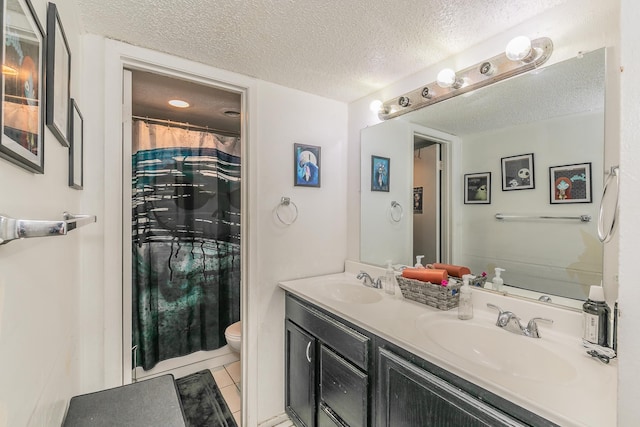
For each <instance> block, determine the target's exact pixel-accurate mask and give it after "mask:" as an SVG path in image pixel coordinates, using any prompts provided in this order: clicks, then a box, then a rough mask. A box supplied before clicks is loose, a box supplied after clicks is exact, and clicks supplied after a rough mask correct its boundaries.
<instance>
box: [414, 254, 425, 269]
mask: <svg viewBox="0 0 640 427" xmlns="http://www.w3.org/2000/svg"><path fill="white" fill-rule="evenodd" d="M422 258H424V255H416V265H414V267H415V268H424V266H423V265H422Z"/></svg>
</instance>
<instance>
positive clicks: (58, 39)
mask: <svg viewBox="0 0 640 427" xmlns="http://www.w3.org/2000/svg"><path fill="white" fill-rule="evenodd" d="M70 86H71V51H70V50H69V43H67V36H66V35H65V34H64V28H63V27H62V22H61V20H60V15H59V14H58V8H57V7H56V5H55V4H54V3H49V6H48V9H47V115H46V119H47V120H46V122H47V126H48V127H49V129H51V132H53V134H54V135H55V136H56V138H57V139H58V141H59V142H60V144H62V145H64V146H65V147H68V146H69V133H70V132H71V129H70V126H69V125H70V120H69V114H70V113H71V108H69V106H70V99H71V96H70V94H71V91H70Z"/></svg>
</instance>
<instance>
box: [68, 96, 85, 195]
mask: <svg viewBox="0 0 640 427" xmlns="http://www.w3.org/2000/svg"><path fill="white" fill-rule="evenodd" d="M69 117H70V118H71V135H70V136H71V138H70V141H69V142H70V143H71V145H70V146H69V187H71V188H75V189H76V190H82V186H83V180H84V160H83V153H84V120H83V118H82V113H81V112H80V109H79V108H78V104H77V103H76V101H75V99H73V98H72V99H71V113H70V114H69Z"/></svg>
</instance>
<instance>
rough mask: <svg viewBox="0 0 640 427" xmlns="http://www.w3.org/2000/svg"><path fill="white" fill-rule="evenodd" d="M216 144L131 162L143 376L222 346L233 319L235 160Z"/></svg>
mask: <svg viewBox="0 0 640 427" xmlns="http://www.w3.org/2000/svg"><path fill="white" fill-rule="evenodd" d="M151 126H153V125H151ZM135 136H136V132H134V139H135ZM220 140H222V141H226V140H225V139H224V137H220ZM219 142H220V141H218V139H216V138H214V142H213V143H211V142H210V143H209V144H206V145H207V146H203V144H202V141H200V142H199V143H198V144H193V143H189V142H186V143H185V145H190V146H186V147H162V148H149V149H139V150H138V151H137V152H135V154H134V155H133V159H132V161H133V177H132V180H133V197H132V200H133V212H132V213H133V225H132V242H133V244H132V257H133V258H132V259H133V277H132V279H133V289H132V291H133V295H132V300H133V345H134V346H137V363H136V364H137V365H138V366H142V367H143V369H145V370H149V369H151V368H152V367H153V366H155V365H156V364H157V363H158V362H160V361H162V360H167V359H171V358H174V357H179V356H184V355H187V354H190V353H193V352H196V351H200V350H215V349H217V348H220V347H222V346H224V345H225V344H226V342H225V339H224V330H225V328H226V327H227V326H228V325H230V324H232V323H234V322H236V321H238V320H239V318H240V271H241V270H240V157H239V156H235V155H233V154H229V153H227V152H225V151H222V149H225V148H226V145H225V144H221V143H219ZM227 142H228V141H227ZM238 142H239V141H238ZM227 145H228V144H227ZM237 145H238V146H239V144H237ZM140 148H144V144H143V145H142V146H141V147H140ZM229 151H231V150H229Z"/></svg>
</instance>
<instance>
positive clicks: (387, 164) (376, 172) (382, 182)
mask: <svg viewBox="0 0 640 427" xmlns="http://www.w3.org/2000/svg"><path fill="white" fill-rule="evenodd" d="M390 170H391V159H389V158H388V157H380V156H375V155H373V156H371V191H386V192H389V178H390V176H391V172H390Z"/></svg>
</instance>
